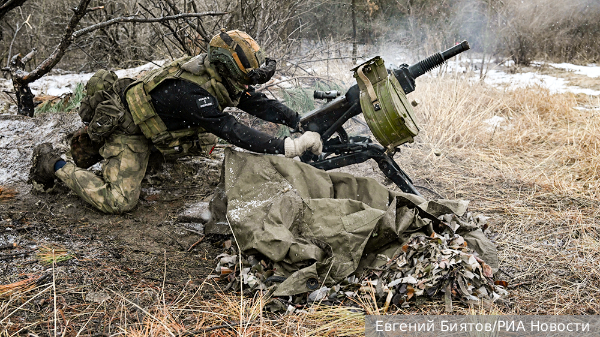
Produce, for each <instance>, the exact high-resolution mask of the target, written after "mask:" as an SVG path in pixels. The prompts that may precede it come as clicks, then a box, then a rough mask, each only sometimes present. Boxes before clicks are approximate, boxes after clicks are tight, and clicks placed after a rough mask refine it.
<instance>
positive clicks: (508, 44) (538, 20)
mask: <svg viewBox="0 0 600 337" xmlns="http://www.w3.org/2000/svg"><path fill="white" fill-rule="evenodd" d="M499 15H500V27H501V28H502V29H501V30H500V34H501V37H502V39H503V46H504V48H505V50H506V51H507V52H508V53H509V54H510V55H511V56H512V58H513V60H514V61H515V62H516V63H521V64H528V63H529V62H530V61H532V60H533V59H534V58H544V59H555V60H565V61H573V60H576V61H577V60H578V61H596V60H598V59H600V48H598V44H597V41H598V39H599V37H600V22H599V21H598V16H599V15H600V3H599V2H598V1H593V0H573V1H551V0H531V1H525V2H523V1H518V0H509V1H506V2H505V5H504V6H503V7H502V8H501V9H500V11H499Z"/></svg>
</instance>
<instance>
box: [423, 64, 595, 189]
mask: <svg viewBox="0 0 600 337" xmlns="http://www.w3.org/2000/svg"><path fill="white" fill-rule="evenodd" d="M418 88H419V89H418V90H417V91H416V92H415V93H414V94H413V95H412V96H414V97H413V98H417V99H418V100H419V101H420V102H422V103H421V104H420V105H419V106H418V107H417V108H416V111H415V112H416V114H417V116H418V117H417V118H418V119H419V120H420V126H421V128H422V132H421V134H420V135H419V138H418V139H419V140H418V141H419V142H420V143H421V144H423V145H425V146H430V147H431V148H432V149H435V150H440V149H446V150H448V151H455V150H456V149H464V150H467V151H469V152H470V153H471V154H473V155H476V156H477V157H478V159H479V160H484V161H488V162H496V164H497V165H498V166H499V167H502V168H504V169H506V171H508V172H517V171H518V172H519V173H518V174H519V177H520V178H521V179H524V180H525V181H528V182H532V183H537V184H540V185H543V186H551V187H552V188H553V189H556V190H562V191H577V192H578V193H579V192H582V191H585V192H586V193H588V194H591V195H594V196H595V195H596V188H597V187H598V182H599V180H600V178H599V176H598V167H599V165H600V153H599V149H598V147H597V143H598V141H599V140H600V139H599V134H600V120H599V119H598V118H597V116H596V115H597V110H596V112H594V110H586V109H584V108H583V109H581V110H578V109H575V108H576V107H578V106H579V107H580V108H582V107H583V106H585V105H597V104H598V98H588V97H587V96H584V95H574V94H570V93H565V94H553V93H550V92H549V91H548V90H547V89H545V88H541V87H530V88H526V89H519V90H515V91H509V90H507V91H499V90H498V89H495V88H492V87H490V86H488V85H486V84H484V83H480V82H473V81H472V80H469V79H466V78H464V77H461V76H447V77H442V78H426V79H423V80H421V81H420V83H418ZM511 170H512V171H511Z"/></svg>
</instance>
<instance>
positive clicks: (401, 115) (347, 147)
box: [300, 41, 470, 195]
mask: <svg viewBox="0 0 600 337" xmlns="http://www.w3.org/2000/svg"><path fill="white" fill-rule="evenodd" d="M469 49H470V47H469V43H468V42H467V41H463V42H461V43H460V44H457V45H456V46H454V47H452V48H450V49H448V50H446V51H443V52H438V53H435V54H433V55H431V56H429V57H428V58H426V59H424V60H422V61H419V62H417V63H416V64H413V65H411V66H409V65H407V64H403V65H401V66H400V67H399V68H396V69H393V70H390V71H388V70H387V69H386V68H385V65H384V62H383V60H382V59H381V58H380V57H378V56H377V57H374V58H372V59H370V60H368V61H366V62H364V63H362V64H361V65H359V66H357V67H355V68H353V69H352V70H353V71H354V77H355V78H356V81H357V84H355V85H353V86H352V87H350V89H349V90H348V91H347V92H346V94H345V95H344V96H339V92H336V91H327V92H322V91H315V93H314V97H315V99H326V100H327V101H328V103H327V104H325V105H324V106H322V107H320V108H317V109H315V110H313V111H310V112H308V113H306V114H305V115H304V116H303V117H302V118H301V119H300V127H301V128H302V129H304V131H314V132H317V133H319V134H320V135H321V138H322V140H323V153H322V154H321V155H319V156H315V155H313V154H311V153H307V154H305V155H303V156H302V157H301V159H302V161H303V162H306V163H308V164H310V165H312V166H314V167H317V168H320V169H323V170H331V169H334V168H339V167H344V166H348V165H352V164H358V163H362V162H364V161H366V160H368V159H374V160H375V161H376V162H377V164H378V165H379V168H380V169H381V171H382V172H383V173H384V174H385V175H386V176H387V177H388V178H389V179H390V180H392V181H393V182H394V183H395V184H396V185H398V187H399V188H400V189H401V190H402V191H403V192H405V193H412V194H416V195H420V193H419V192H418V191H417V189H416V188H415V186H414V185H413V183H412V181H411V179H410V178H409V177H408V176H407V175H406V173H404V171H402V169H401V168H400V167H399V166H398V164H397V163H396V162H395V161H394V159H393V155H394V153H395V152H396V151H397V147H398V146H400V145H402V144H404V143H406V142H413V141H414V137H415V136H416V135H417V134H418V133H419V129H418V127H417V125H416V123H415V118H414V113H413V110H412V106H411V104H410V103H409V102H408V99H407V98H406V95H407V94H409V93H411V92H413V91H414V90H415V79H416V78H417V77H419V76H421V75H423V74H425V73H426V72H428V71H430V70H432V69H434V68H436V67H438V66H440V65H441V64H443V63H444V62H445V61H446V60H448V59H449V58H451V57H453V56H456V55H458V54H460V53H462V52H464V51H466V50H469ZM337 96H339V97H337ZM361 113H362V114H363V116H364V117H365V120H366V122H367V125H368V127H369V129H370V130H371V132H372V133H373V135H374V136H375V138H376V139H377V141H378V142H379V144H381V145H379V144H376V143H373V142H372V140H371V139H370V138H369V137H362V136H354V137H349V136H348V134H347V132H346V131H345V130H344V128H343V125H344V123H345V122H346V121H348V120H349V119H350V118H352V117H355V116H357V115H359V114H361ZM334 135H336V136H335V137H334Z"/></svg>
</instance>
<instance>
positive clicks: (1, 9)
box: [0, 0, 27, 19]
mask: <svg viewBox="0 0 600 337" xmlns="http://www.w3.org/2000/svg"><path fill="white" fill-rule="evenodd" d="M25 1H27V0H8V1H6V2H4V1H3V4H2V5H0V19H2V18H3V17H4V15H6V13H8V12H10V11H11V10H13V9H14V8H16V7H19V6H21V5H23V4H24V3H25Z"/></svg>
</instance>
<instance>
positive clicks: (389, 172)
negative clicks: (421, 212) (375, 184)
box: [372, 154, 421, 196]
mask: <svg viewBox="0 0 600 337" xmlns="http://www.w3.org/2000/svg"><path fill="white" fill-rule="evenodd" d="M372 158H373V159H374V160H375V161H376V162H377V164H378V165H379V169H380V170H381V172H383V174H385V176H386V177H388V178H389V179H390V180H391V181H393V182H394V183H395V184H396V185H397V186H398V187H400V190H402V192H404V193H410V194H414V195H418V196H421V193H419V191H417V189H416V188H415V185H413V183H412V180H410V178H409V177H408V175H407V174H406V173H405V172H404V171H402V169H401V168H400V166H398V164H396V162H395V161H394V159H392V158H391V157H389V156H387V155H385V154H383V155H379V156H373V157H372Z"/></svg>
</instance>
